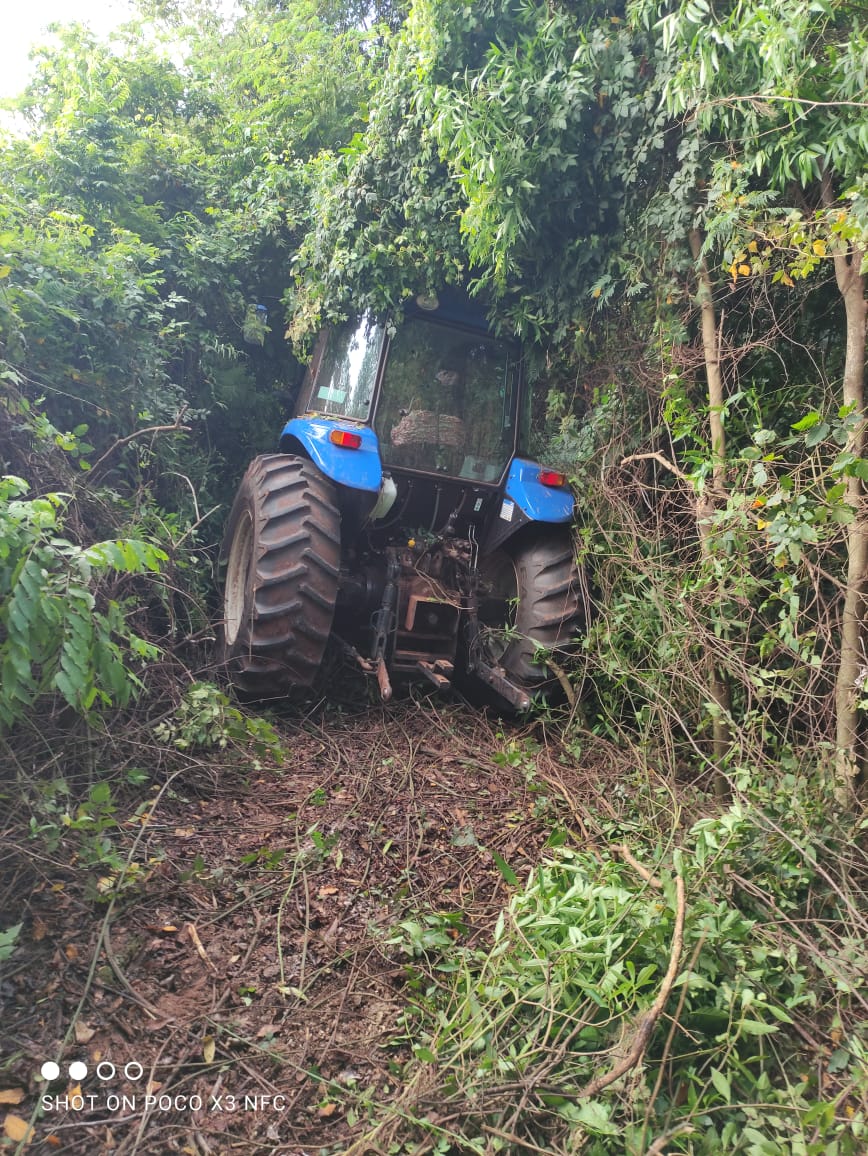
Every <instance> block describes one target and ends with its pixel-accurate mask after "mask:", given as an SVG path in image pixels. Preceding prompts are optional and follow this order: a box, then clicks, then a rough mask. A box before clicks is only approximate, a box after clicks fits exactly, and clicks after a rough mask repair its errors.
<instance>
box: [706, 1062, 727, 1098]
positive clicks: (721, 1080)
mask: <svg viewBox="0 0 868 1156" xmlns="http://www.w3.org/2000/svg"><path fill="white" fill-rule="evenodd" d="M709 1075H710V1076H711V1082H712V1084H714V1086H715V1088H716V1089H717V1091H718V1092H720V1094H721V1096H723V1098H724V1100H726V1102H727V1104H730V1103H732V1088H731V1086H730V1083H729V1080H728V1079H727V1078H726V1076H725V1075H724V1074H723V1072H721V1071H720V1069H719V1068H712V1069H711V1072H710V1073H709Z"/></svg>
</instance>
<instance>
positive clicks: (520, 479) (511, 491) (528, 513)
mask: <svg viewBox="0 0 868 1156" xmlns="http://www.w3.org/2000/svg"><path fill="white" fill-rule="evenodd" d="M541 468H542V467H541V466H540V465H539V463H538V462H529V461H526V460H525V459H524V458H513V460H512V464H511V465H510V467H509V473H508V474H507V475H506V485H505V486H504V492H503V501H502V503H501V508H500V518H501V520H502V521H504V522H511V521H512V520H513V517H514V515H515V510H514V507H515V506H518V508H519V510H520V511H521V512H522V513H523V514H524V515H525V518H527V519H528V520H530V521H531V522H555V523H557V522H569V521H572V517H573V511H574V509H575V505H576V503H575V499H574V498H573V495H572V492H571V491H570V490H568V489H566V488H562V487H559V486H544V485H543V484H542V482H541V481H540V480H539V475H540V470H541ZM519 520H521V521H522V523H523V522H524V520H523V519H516V521H519ZM516 528H517V527H516Z"/></svg>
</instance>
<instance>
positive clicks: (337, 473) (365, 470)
mask: <svg viewBox="0 0 868 1156" xmlns="http://www.w3.org/2000/svg"><path fill="white" fill-rule="evenodd" d="M334 430H344V431H346V432H347V433H352V434H358V436H359V437H361V439H362V444H361V445H360V446H359V447H358V448H357V449H347V448H345V447H344V446H339V445H335V444H334V442H332V441H330V440H329V435H330V434H331V433H332V432H333V431H334ZM280 448H281V450H282V451H283V452H284V453H291V452H293V451H294V450H296V449H298V448H301V450H302V451H303V452H304V453H305V454H306V455H307V456H308V457H309V458H310V460H311V461H312V462H313V463H314V465H315V466H316V467H317V468H318V469H319V470H320V471H321V472H322V473H323V474H325V476H326V477H327V478H330V479H331V480H332V481H333V482H336V483H337V484H338V485H339V486H348V487H349V488H350V489H353V490H366V491H368V492H369V493H373V494H376V493H379V490H380V486H381V484H382V481H383V464H382V462H381V461H380V446H379V442H378V441H377V435H376V434H375V433H374V431H373V430H372V429H370V428H369V427H368V426H362V425H355V424H353V423H352V422H346V421H343V422H342V421H326V420H325V419H324V418H309V417H297V418H293V419H292V421H288V422H287V423H286V425H285V426H284V427H283V432H282V433H281V435H280Z"/></svg>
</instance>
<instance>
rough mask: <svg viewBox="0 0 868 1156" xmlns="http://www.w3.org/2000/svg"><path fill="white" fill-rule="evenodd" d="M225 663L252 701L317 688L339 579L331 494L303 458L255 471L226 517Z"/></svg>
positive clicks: (276, 459)
mask: <svg viewBox="0 0 868 1156" xmlns="http://www.w3.org/2000/svg"><path fill="white" fill-rule="evenodd" d="M221 560H222V562H223V564H224V565H225V568H226V572H225V585H224V592H223V627H222V651H223V654H222V657H223V662H224V665H225V667H226V670H227V672H228V674H229V677H230V679H231V681H232V684H233V686H234V687H235V689H236V691H237V692H238V693H239V694H240V695H241V696H242V697H244V698H247V699H271V698H280V697H283V696H285V695H286V694H288V693H289V692H290V691H291V690H293V689H295V688H297V687H309V686H311V685H312V684H313V682H314V680H315V679H316V676H317V672H318V671H319V669H320V665H321V663H322V660H323V655H324V654H325V649H326V644H327V642H328V639H329V634H330V632H331V627H332V619H333V617H334V610H335V602H336V600H337V594H338V581H339V577H340V560H341V540H340V513H339V511H338V508H337V504H336V501H335V493H334V487H333V486H332V484H331V482H329V481H328V480H327V479H326V478H325V477H323V475H322V474H321V473H320V471H319V470H318V469H317V468H316V466H314V465H313V463H312V462H310V461H308V460H307V459H306V458H300V457H294V456H292V455H289V454H266V455H263V456H262V457H258V458H255V459H254V460H253V462H251V464H250V467H249V468H248V470H247V473H246V474H245V475H244V478H243V479H242V482H241V485H240V487H239V489H238V494H237V496H236V498H235V503H234V505H233V506H232V511H231V513H230V515H229V521H228V523H227V527H226V536H225V538H224V542H223V550H222V553H221Z"/></svg>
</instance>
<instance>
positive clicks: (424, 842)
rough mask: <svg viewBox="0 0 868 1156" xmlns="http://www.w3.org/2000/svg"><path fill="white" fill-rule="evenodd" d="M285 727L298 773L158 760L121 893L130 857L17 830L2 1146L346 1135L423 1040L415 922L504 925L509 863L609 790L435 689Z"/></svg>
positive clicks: (201, 1144) (6, 898)
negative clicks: (112, 867)
mask: <svg viewBox="0 0 868 1156" xmlns="http://www.w3.org/2000/svg"><path fill="white" fill-rule="evenodd" d="M277 725H278V729H279V730H280V733H281V737H282V738H283V741H284V743H285V747H286V750H287V752H288V754H287V757H286V760H285V765H283V766H279V765H274V760H267V761H266V762H265V763H264V765H262V766H261V767H259V768H257V767H256V765H255V761H254V760H253V759H252V756H251V757H250V758H249V760H245V758H244V757H240V756H239V752H238V751H237V750H230V749H227V751H226V752H217V754H216V755H213V754H208V755H204V754H200V755H199V756H198V757H189V758H187V759H182V760H180V761H176V762H175V763H174V765H172V764H170V762H169V761H168V760H167V761H166V763H165V765H161V766H160V767H159V768H158V770H157V773H155V774H154V775H153V777H152V783H154V784H155V787H154V790H153V791H152V793H151V795H150V796H149V798H150V800H151V802H150V803H149V804H148V805H147V807H145V808H142V807H141V800H142V795H141V793H139V794H138V796H136V797H135V799H133V800H132V801H131V803H130V807H129V810H128V812H125V813H124V814H123V815H121V814H120V813H119V815H118V816H115V818H121V819H122V822H121V826H120V828H119V831H120V832H121V835H120V840H121V843H122V847H121V850H122V851H123V853H124V854H125V856H126V857H127V858H129V860H130V862H131V863H133V864H134V867H133V868H132V869H131V870H132V872H133V875H132V879H133V882H132V883H128V884H127V885H126V886H125V887H124V888H123V889H122V890H121V891H120V893H117V894H115V895H114V898H111V895H112V887H113V885H114V882H113V879H112V875H111V873H110V872H109V874H108V875H103V876H101V875H100V868H99V867H97V868H95V869H89V868H88V867H87V866H85V865H83V864H82V863H81V862H80V858H75V859H73V861H70V858H69V856H68V855H66V856H65V855H64V846H65V844H64V843H63V842H62V843H61V844H60V846H59V848H58V850H57V851H56V853H54V854H51V853H48V852H46V851H45V844H44V841H41V840H40V839H38V838H36V839H32V840H28V841H23V840H21V839H20V838H19V839H18V840H17V841H16V840H15V839H14V838H10V829H9V828H7V830H6V832H5V834H6V840H5V849H4V850H3V851H2V853H0V871H2V877H0V903H2V905H3V907H4V908H5V909H6V910H7V911H8V910H11V911H12V913H13V915H14V914H15V912H16V911H17V912H19V914H17V915H16V916H15V918H16V921H17V920H19V919H22V918H23V923H24V925H23V928H22V932H21V935H20V939H19V947H18V949H17V950H16V951H15V952H14V953H13V954H12V956H11V957H10V958H9V959H8V960H7V962H6V963H5V964H4V965H3V969H4V970H3V971H2V973H0V1004H2V1029H3V1030H2V1040H0V1056H2V1059H0V1118H3V1117H7V1119H6V1125H5V1126H6V1134H5V1137H4V1138H3V1139H0V1149H2V1145H3V1144H5V1145H6V1148H8V1149H9V1150H13V1151H14V1150H19V1151H22V1152H23V1151H26V1152H27V1153H39V1154H42V1153H69V1154H71V1156H72V1154H75V1156H78V1154H82V1156H84V1154H96V1153H111V1154H112V1156H133V1154H139V1156H160V1154H162V1153H176V1152H178V1153H187V1154H190V1156H209V1154H213V1156H223V1154H228V1153H274V1154H275V1156H301V1154H303V1153H310V1154H313V1153H321V1152H329V1153H337V1152H344V1151H346V1150H347V1149H348V1148H349V1147H350V1145H351V1144H352V1140H353V1138H354V1137H357V1136H358V1135H359V1134H360V1133H361V1132H364V1131H365V1129H366V1128H369V1127H370V1125H371V1123H372V1122H373V1121H375V1119H376V1110H377V1109H376V1106H377V1105H378V1104H380V1105H382V1104H384V1103H388V1102H389V1101H390V1100H392V1099H394V1097H396V1096H397V1095H398V1094H399V1093H400V1090H401V1086H402V1080H403V1078H404V1073H405V1065H406V1064H407V1061H408V1060H410V1059H411V1058H412V1046H413V1042H414V1041H413V1038H412V1029H411V1028H408V1026H407V1025H406V1024H405V1023H404V1022H403V1016H404V1014H405V1012H406V1010H407V1008H408V1005H409V1003H410V1001H411V999H412V997H413V995H414V983H415V982H416V980H415V978H414V977H415V973H414V971H413V969H412V966H410V965H411V962H412V961H411V954H410V953H411V951H412V941H413V939H414V936H415V938H416V941H417V943H421V942H422V940H423V939H424V937H425V935H426V933H428V932H431V933H432V934H433V933H439V934H441V935H442V934H443V933H444V931H445V933H446V934H448V935H449V936H450V937H451V938H457V939H460V940H461V941H462V942H464V943H474V942H482V941H484V938H485V937H486V935H487V934H488V931H489V928H490V927H491V925H492V923H493V921H494V919H495V918H496V916H497V914H498V912H499V910H500V909H501V907H502V906H503V904H504V903H505V902H506V901H507V899H508V895H509V885H508V883H507V879H508V878H509V872H508V871H507V873H506V874H505V873H504V870H503V866H504V864H508V866H509V868H510V869H511V871H512V872H514V873H515V875H516V876H518V877H519V878H520V879H521V878H524V877H525V876H526V874H527V871H528V869H529V868H530V867H531V866H532V865H533V864H534V863H536V862H537V861H538V860H539V858H540V857H541V854H542V849H543V846H544V844H545V842H546V840H547V838H548V837H549V836H550V834H551V831H552V828H553V826H554V825H555V824H556V823H559V822H564V821H569V822H570V824H571V826H572V830H573V832H574V833H576V834H577V835H578V836H580V837H581V833H582V819H581V808H578V807H575V808H573V813H572V816H571V817H570V818H569V819H568V820H565V816H569V808H568V807H567V806H566V805H565V804H564V801H563V800H564V798H567V799H570V798H572V799H574V800H576V799H582V800H587V799H589V798H593V799H594V800H595V804H594V805H595V806H599V805H600V803H601V800H602V791H601V778H600V769H599V768H595V769H594V771H593V774H591V773H589V771H588V770H587V769H585V770H584V771H583V770H581V769H579V768H578V767H577V766H575V765H569V760H566V761H565V760H564V757H563V755H562V754H560V753H555V752H554V751H549V750H548V748H547V746H546V742H545V733H544V731H543V730H541V729H540V728H537V730H536V731H534V732H533V735H532V736H530V735H529V734H528V732H520V731H519V730H518V729H516V728H515V727H510V726H508V725H506V724H503V723H501V722H499V721H497V720H488V719H486V718H485V717H484V716H483V715H480V714H479V713H475V712H471V711H469V710H467V709H464V708H461V707H457V706H451V705H446V706H444V705H443V704H437V703H436V701H435V700H424V701H420V702H418V703H417V702H405V703H403V704H400V705H398V706H393V707H392V708H391V709H389V710H387V711H384V710H383V709H380V708H378V709H371V710H366V711H364V712H361V713H354V714H352V713H351V714H346V713H342V712H340V711H335V710H330V711H327V712H324V713H322V714H321V715H320V716H319V717H318V718H316V719H311V718H308V719H296V720H281V721H280V722H279V723H278V724H277ZM516 742H517V745H516ZM528 743H530V744H532V745H535V748H536V753H535V755H534V756H533V758H530V759H529V758H528V756H527V754H526V753H522V752H523V751H524V752H526V750H527V746H528ZM510 744H513V745H510ZM146 757H147V752H144V751H143V753H142V759H145V758H146ZM245 761H246V763H247V765H244V764H245ZM142 765H145V764H144V763H142ZM553 780H556V781H558V782H559V784H560V792H562V795H561V797H560V798H558V799H557V800H556V798H555V794H556V792H553V791H552V789H551V785H550V784H551V782H552V781H553ZM560 792H557V793H560ZM131 798H132V794H131ZM602 801H603V804H604V800H602ZM121 809H122V808H119V812H120V810H121ZM137 812H138V813H137ZM4 826H5V824H4ZM113 837H114V839H115V841H117V840H118V838H119V836H118V831H117V830H115V831H114V835H113ZM492 853H494V854H492ZM498 860H499V861H498ZM126 878H129V875H127V876H126ZM101 890H102V891H103V892H104V894H103V895H100V891H101ZM22 903H24V904H25V909H24V910H23V911H22V910H21V905H22ZM402 921H403V922H405V923H406V924H407V926H405V927H404V928H403V929H402V928H401V926H400V925H401V923H402ZM8 922H9V921H8V920H6V921H4V926H5V924H6V923H8ZM395 939H399V940H400V941H399V942H394V940H395ZM390 941H391V942H390ZM46 1062H54V1063H56V1064H57V1067H58V1069H59V1071H58V1074H57V1076H56V1078H53V1079H46V1078H45V1077H44V1075H43V1074H42V1072H41V1069H42V1067H43V1065H44V1064H45V1063H46ZM76 1062H77V1063H78V1065H79V1067H75V1066H73V1068H72V1071H70V1065H74V1064H75V1063H76ZM48 1075H49V1076H51V1075H52V1073H51V1072H48ZM9 1116H12V1117H13V1120H14V1121H17V1123H16V1124H15V1125H14V1126H13V1127H11V1128H10V1126H9V1120H8V1117H9ZM22 1122H23V1123H25V1124H32V1125H33V1132H32V1133H30V1134H28V1138H27V1141H26V1144H24V1145H21V1144H20V1133H21V1132H22ZM361 1150H362V1151H368V1152H371V1153H374V1152H377V1151H380V1149H378V1148H376V1147H375V1146H373V1147H366V1148H363V1149H361ZM384 1151H386V1150H385V1149H384Z"/></svg>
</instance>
